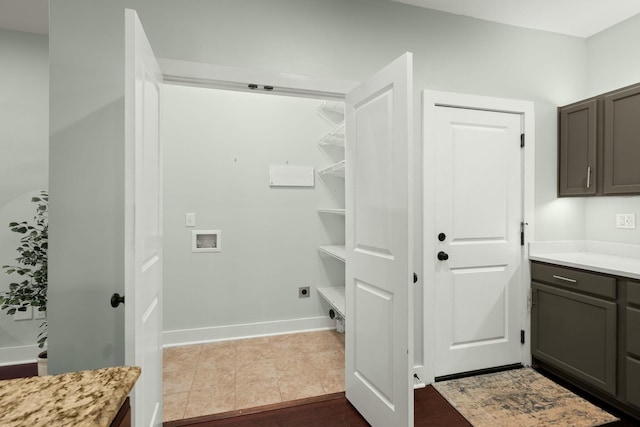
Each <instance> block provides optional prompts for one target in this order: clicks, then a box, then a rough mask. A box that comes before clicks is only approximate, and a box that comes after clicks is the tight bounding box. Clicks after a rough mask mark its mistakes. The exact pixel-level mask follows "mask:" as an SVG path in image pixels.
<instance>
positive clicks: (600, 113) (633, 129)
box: [558, 84, 640, 197]
mask: <svg viewBox="0 0 640 427" xmlns="http://www.w3.org/2000/svg"><path fill="white" fill-rule="evenodd" d="M558 125H559V126H558V195H559V196H560V197H563V196H599V195H623V194H627V195H628V194H640V168H639V167H638V160H639V159H640V84H638V85H634V86H630V87H627V88H624V89H620V90H617V91H614V92H609V93H606V94H603V95H600V96H597V97H594V98H589V99H587V100H584V101H580V102H577V103H574V104H570V105H567V106H564V107H560V108H559V109H558Z"/></svg>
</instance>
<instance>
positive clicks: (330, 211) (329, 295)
mask: <svg viewBox="0 0 640 427" xmlns="http://www.w3.org/2000/svg"><path fill="white" fill-rule="evenodd" d="M318 114H319V115H320V116H321V117H322V118H324V119H325V120H327V121H329V122H330V123H334V124H335V125H334V127H333V128H332V129H331V130H330V131H329V132H327V133H326V134H325V135H324V136H323V137H322V138H320V139H319V140H318V146H319V148H320V149H321V150H324V151H325V152H326V153H328V154H330V155H331V156H330V157H333V156H336V155H337V156H336V157H337V158H334V159H335V160H338V159H339V158H340V157H342V159H343V160H340V161H338V162H337V163H334V164H332V165H329V166H327V167H325V168H323V169H320V170H319V171H318V176H319V177H321V178H322V177H326V176H336V177H339V178H344V177H345V167H346V164H345V161H344V148H345V122H344V103H342V102H337V101H323V102H322V103H321V104H320V106H319V107H318ZM326 183H327V185H328V186H329V187H330V186H332V185H340V186H344V181H342V180H339V179H338V180H327V181H326ZM342 204H344V201H342ZM318 213H320V214H325V215H335V216H342V217H345V215H346V212H345V209H344V208H328V207H327V208H324V207H323V208H318ZM318 252H319V253H320V255H322V256H329V257H331V258H333V259H335V260H338V261H340V262H342V263H343V265H344V263H345V262H346V251H345V247H344V245H343V244H342V245H335V244H334V245H320V246H318ZM318 293H319V294H320V296H321V297H322V298H323V299H324V300H325V301H326V302H327V303H328V304H329V306H330V307H331V308H332V309H333V311H334V313H335V315H336V318H338V319H341V320H344V319H345V317H346V313H345V307H346V303H345V289H344V284H342V285H341V286H328V287H321V288H318ZM336 325H338V324H336ZM342 325H343V326H344V323H343V324H342Z"/></svg>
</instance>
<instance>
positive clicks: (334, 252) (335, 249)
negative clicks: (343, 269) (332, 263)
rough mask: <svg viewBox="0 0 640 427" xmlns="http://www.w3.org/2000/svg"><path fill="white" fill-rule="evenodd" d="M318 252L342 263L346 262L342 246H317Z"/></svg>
mask: <svg viewBox="0 0 640 427" xmlns="http://www.w3.org/2000/svg"><path fill="white" fill-rule="evenodd" d="M318 250H319V251H320V252H322V253H325V254H327V255H329V256H332V257H334V258H335V259H338V260H340V261H342V262H345V261H346V260H347V257H346V254H347V252H346V250H345V248H344V245H324V246H318Z"/></svg>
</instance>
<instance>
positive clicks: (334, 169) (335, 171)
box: [318, 160, 345, 178]
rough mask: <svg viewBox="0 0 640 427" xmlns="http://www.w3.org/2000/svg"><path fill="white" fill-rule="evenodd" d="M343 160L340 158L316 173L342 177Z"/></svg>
mask: <svg viewBox="0 0 640 427" xmlns="http://www.w3.org/2000/svg"><path fill="white" fill-rule="evenodd" d="M344 169H345V161H344V160H342V161H340V162H338V163H334V164H332V165H331V166H327V167H326V168H324V169H320V170H319V171H318V175H320V176H323V175H335V176H339V177H342V178H344Z"/></svg>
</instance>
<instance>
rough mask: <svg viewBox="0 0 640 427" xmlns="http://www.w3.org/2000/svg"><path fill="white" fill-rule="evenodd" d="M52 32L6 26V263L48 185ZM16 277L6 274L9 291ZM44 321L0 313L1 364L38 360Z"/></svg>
mask: <svg viewBox="0 0 640 427" xmlns="http://www.w3.org/2000/svg"><path fill="white" fill-rule="evenodd" d="M47 44H48V40H47V37H46V36H39V35H34V34H27V33H21V32H17V31H7V30H0V58H2V59H1V62H2V66H0V147H1V150H0V153H1V154H2V155H0V265H5V264H12V263H13V262H14V261H13V260H14V259H15V258H16V257H17V256H18V253H17V252H16V248H17V247H18V245H19V240H20V237H21V236H20V235H18V234H16V233H13V232H11V231H10V230H9V228H8V225H9V222H11V221H23V220H31V218H33V214H34V212H35V209H34V207H35V206H34V205H33V204H32V203H31V197H32V196H33V195H34V194H35V193H37V192H38V191H39V190H46V189H48V177H47V175H48V170H49V163H48V139H49V105H48V101H49V89H48V88H49V77H48V63H47V62H48V48H47ZM16 278H17V276H16V275H13V276H7V275H5V274H0V289H1V290H3V291H5V290H8V288H9V283H10V282H11V281H15V280H16ZM40 323H41V321H38V320H31V321H27V320H25V321H14V320H13V318H12V317H11V316H8V315H6V312H5V311H2V312H0V365H1V364H4V363H9V362H15V361H19V360H35V357H36V354H37V349H36V347H35V343H36V340H37V335H38V326H39V325H40Z"/></svg>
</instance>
